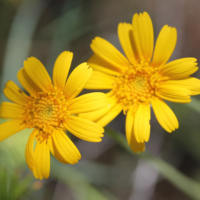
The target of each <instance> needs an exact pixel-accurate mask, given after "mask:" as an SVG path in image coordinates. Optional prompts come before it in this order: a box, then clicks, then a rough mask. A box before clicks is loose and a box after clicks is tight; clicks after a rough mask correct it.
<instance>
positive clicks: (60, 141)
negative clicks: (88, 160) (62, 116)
mask: <svg viewBox="0 0 200 200" xmlns="http://www.w3.org/2000/svg"><path fill="white" fill-rule="evenodd" d="M52 136H53V144H54V145H55V149H56V150H57V153H58V154H59V156H58V158H59V157H61V158H62V159H63V160H64V161H65V162H66V163H70V164H75V163H78V160H79V159H81V154H80V152H79V150H78V149H77V148H76V146H75V145H74V144H73V142H72V141H71V140H70V139H69V138H68V136H67V135H66V134H65V133H64V132H63V131H61V130H57V131H55V132H54V133H53V135H52ZM54 156H56V155H54ZM56 158H57V157H56Z"/></svg>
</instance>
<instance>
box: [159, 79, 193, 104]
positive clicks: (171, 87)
mask: <svg viewBox="0 0 200 200" xmlns="http://www.w3.org/2000/svg"><path fill="white" fill-rule="evenodd" d="M156 95H157V96H158V97H160V98H162V99H165V100H167V101H172V102H177V103H189V102H190V101H191V99H190V95H191V91H190V90H189V89H187V88H186V87H184V86H183V85H181V84H179V80H173V81H172V80H170V81H165V82H162V83H160V85H159V86H158V87H157V91H156Z"/></svg>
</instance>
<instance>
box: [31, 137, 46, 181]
mask: <svg viewBox="0 0 200 200" xmlns="http://www.w3.org/2000/svg"><path fill="white" fill-rule="evenodd" d="M34 156H35V160H36V167H34V168H33V174H34V175H35V178H37V179H38V178H39V179H41V180H42V179H43V177H44V178H45V179H48V178H49V174H50V150H49V146H48V145H47V143H46V140H45V141H43V142H41V143H40V142H37V144H36V147H35V151H34Z"/></svg>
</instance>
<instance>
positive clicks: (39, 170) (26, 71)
mask: <svg viewBox="0 0 200 200" xmlns="http://www.w3.org/2000/svg"><path fill="white" fill-rule="evenodd" d="M72 57H73V54H72V53H71V52H63V53H61V54H60V55H59V57H58V58H57V60H56V62H55V65H54V70H53V83H52V81H51V78H50V76H49V74H48V72H47V71H46V69H45V67H44V66H43V64H42V63H41V62H40V61H39V60H38V59H36V58H34V57H31V58H28V59H27V60H26V61H25V62H24V67H23V68H22V69H21V70H20V71H19V72H18V79H19V82H20V83H21V85H22V86H23V87H24V89H25V90H26V91H27V92H28V93H29V94H30V96H28V95H26V94H25V93H24V92H23V91H22V90H21V89H20V88H19V87H18V86H17V85H16V84H15V83H14V82H12V81H8V83H7V84H6V86H5V89H4V94H5V96H6V97H7V98H8V99H10V100H11V101H12V102H13V103H11V102H3V103H2V104H1V108H0V117H1V118H4V119H12V120H10V121H7V122H5V123H3V124H1V125H0V130H1V132H0V141H2V140H4V139H6V138H7V137H9V136H11V135H13V134H14V133H16V132H18V131H21V130H23V129H25V128H34V129H33V131H32V133H31V135H30V137H29V139H28V142H27V145H26V150H25V157H26V162H27V164H28V166H29V168H30V169H31V170H32V171H33V173H34V175H35V177H36V178H39V179H42V178H43V177H44V178H46V179H47V178H48V177H49V173H50V152H51V153H52V154H53V155H54V156H55V157H56V158H57V160H59V161H60V162H62V163H65V164H68V163H69V164H75V163H77V162H78V160H79V159H80V158H81V154H80V152H79V150H78V149H77V148H76V146H75V145H74V144H73V142H72V141H71V140H70V139H69V137H68V136H67V135H66V134H65V131H66V130H68V131H69V132H71V133H72V134H74V135H75V136H76V137H78V138H80V139H83V140H86V141H90V142H99V141H101V137H102V136H103V134H102V133H103V132H104V130H103V128H102V127H101V126H100V125H98V124H96V123H94V122H92V121H90V120H87V119H83V118H81V117H78V116H77V114H79V113H81V112H90V111H94V110H97V109H99V108H102V107H104V106H105V105H106V98H105V94H104V93H100V92H94V93H89V94H85V95H82V96H79V97H77V95H78V94H79V93H80V92H81V91H82V89H83V87H84V86H85V84H86V83H87V81H88V79H89V78H90V76H91V74H92V68H89V66H88V65H87V63H82V64H80V65H79V66H78V67H76V68H75V69H74V70H73V72H72V73H71V74H70V76H69V78H68V80H67V81H66V79H67V76H68V72H69V69H70V65H71V61H72ZM76 97H77V98H76ZM35 140H36V146H35V149H34V151H33V148H34V141H35Z"/></svg>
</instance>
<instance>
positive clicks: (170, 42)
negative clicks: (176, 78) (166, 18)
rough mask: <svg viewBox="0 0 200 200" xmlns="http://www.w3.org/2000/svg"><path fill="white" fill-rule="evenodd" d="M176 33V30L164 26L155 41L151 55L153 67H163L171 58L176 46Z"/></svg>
mask: <svg viewBox="0 0 200 200" xmlns="http://www.w3.org/2000/svg"><path fill="white" fill-rule="evenodd" d="M176 40H177V32H176V28H172V27H170V26H167V25H165V26H164V27H163V28H162V29H161V31H160V33H159V35H158V39H157V41H156V46H155V50H154V55H153V61H152V65H153V66H160V65H164V64H165V63H166V62H167V61H168V60H169V58H170V57H171V55H172V53H173V51H174V48H175V46H176Z"/></svg>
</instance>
